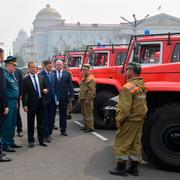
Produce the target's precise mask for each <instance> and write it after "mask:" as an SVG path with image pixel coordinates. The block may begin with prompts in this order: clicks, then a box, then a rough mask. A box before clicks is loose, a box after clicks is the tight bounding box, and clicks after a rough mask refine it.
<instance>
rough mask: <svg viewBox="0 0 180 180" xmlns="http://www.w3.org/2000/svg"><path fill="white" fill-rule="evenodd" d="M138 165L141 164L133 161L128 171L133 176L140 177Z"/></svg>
mask: <svg viewBox="0 0 180 180" xmlns="http://www.w3.org/2000/svg"><path fill="white" fill-rule="evenodd" d="M138 164H139V162H138V161H131V163H130V167H129V168H128V169H127V172H128V173H129V174H132V175H133V176H139V172H138Z"/></svg>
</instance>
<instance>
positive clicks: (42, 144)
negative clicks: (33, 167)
mask: <svg viewBox="0 0 180 180" xmlns="http://www.w3.org/2000/svg"><path fill="white" fill-rule="evenodd" d="M39 145H40V146H43V147H47V144H46V143H43V142H42V143H39Z"/></svg>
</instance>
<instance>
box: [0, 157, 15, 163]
mask: <svg viewBox="0 0 180 180" xmlns="http://www.w3.org/2000/svg"><path fill="white" fill-rule="evenodd" d="M8 161H12V159H10V158H8V157H6V156H2V157H0V162H8Z"/></svg>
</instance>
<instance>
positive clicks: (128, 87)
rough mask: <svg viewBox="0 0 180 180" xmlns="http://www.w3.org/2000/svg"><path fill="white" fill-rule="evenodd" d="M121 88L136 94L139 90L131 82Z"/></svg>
mask: <svg viewBox="0 0 180 180" xmlns="http://www.w3.org/2000/svg"><path fill="white" fill-rule="evenodd" d="M123 87H125V88H127V89H129V91H130V92H131V93H134V92H136V91H137V90H139V89H140V88H139V87H138V86H136V84H134V83H132V82H128V83H126V84H125V85H124V86H123Z"/></svg>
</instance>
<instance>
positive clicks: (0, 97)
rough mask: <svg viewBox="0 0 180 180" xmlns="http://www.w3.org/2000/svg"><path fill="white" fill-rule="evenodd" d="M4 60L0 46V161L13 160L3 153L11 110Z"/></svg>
mask: <svg viewBox="0 0 180 180" xmlns="http://www.w3.org/2000/svg"><path fill="white" fill-rule="evenodd" d="M3 60H4V50H3V49H1V48H0V162H7V161H11V159H10V158H8V157H6V156H5V155H6V154H5V153H3V148H2V132H3V127H4V122H5V120H6V118H5V117H6V116H7V114H8V112H9V108H8V102H7V95H6V84H5V77H4V69H3V68H2V67H1V63H2V62H3Z"/></svg>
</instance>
